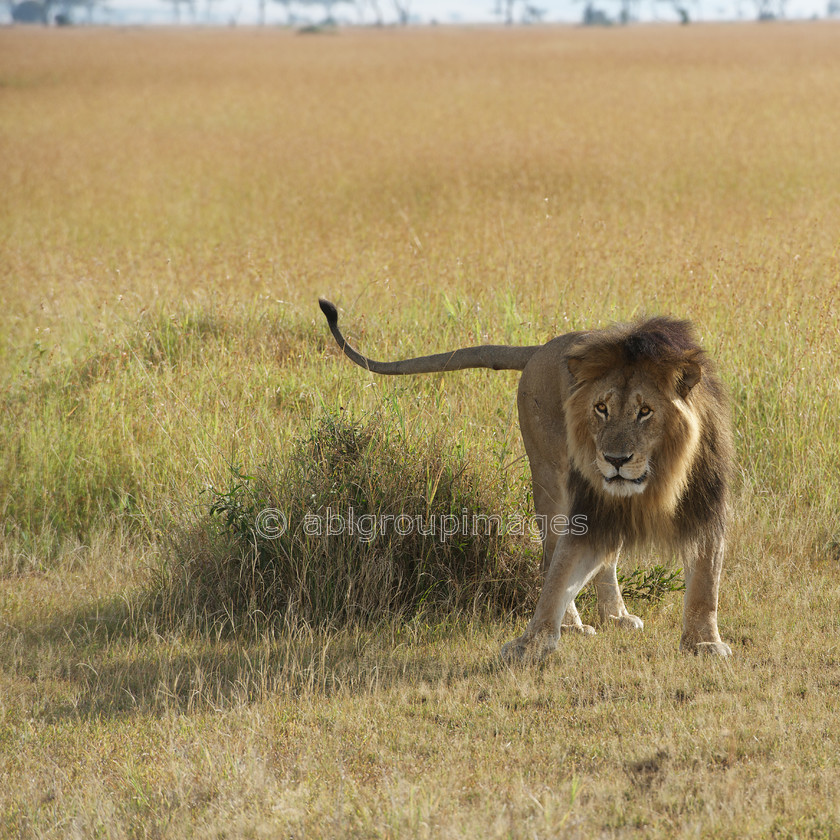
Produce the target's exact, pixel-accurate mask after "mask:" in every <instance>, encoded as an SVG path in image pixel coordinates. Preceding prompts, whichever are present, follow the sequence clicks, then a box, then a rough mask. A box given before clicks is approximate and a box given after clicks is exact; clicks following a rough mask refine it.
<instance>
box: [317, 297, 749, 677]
mask: <svg viewBox="0 0 840 840" xmlns="http://www.w3.org/2000/svg"><path fill="white" fill-rule="evenodd" d="M320 306H321V310H322V311H323V313H324V315H326V318H327V322H328V324H329V328H330V331H331V332H332V334H333V336H334V337H335V340H336V341H337V342H338V346H339V347H340V348H341V350H342V351H343V352H344V353H345V355H347V356H348V357H349V358H350V359H351V360H352V361H353V362H355V363H356V364H357V365H360V366H361V367H363V368H365V369H367V370H369V371H372V372H373V373H378V374H386V375H403V374H415V373H437V372H443V371H454V370H463V369H465V368H491V369H493V370H519V371H522V376H521V378H520V380H519V388H518V395H517V403H518V408H519V427H520V431H521V433H522V439H523V442H524V445H525V452H526V454H527V456H528V461H529V463H530V467H531V478H532V481H533V490H534V506H535V508H536V513H537V516H538V519H539V521H540V522H541V523H544V527H543V528H542V543H543V552H542V562H541V571H542V574H543V585H542V590H541V593H540V597H539V600H538V602H537V606H536V610H535V612H534V616H533V618H532V619H531V621H530V622H529V624H528V626H527V627H526V629H525V632H524V633H523V634H522V635H521V636H520V637H519V638H517V639H515V640H513V641H511V642H509V643H508V644H506V645H505V646H504V647H503V648H502V658H503V659H504V660H505V661H507V662H511V663H512V662H517V661H523V660H534V659H540V658H542V657H543V656H545V655H546V654H548V653H550V652H551V651H553V650H554V649H555V648H556V647H557V644H558V641H559V639H560V636H561V634H562V633H565V632H577V633H582V634H586V635H591V634H594V633H595V629H594V628H593V627H591V626H589V625H584V624H583V622H582V621H581V618H580V615H579V614H578V611H577V608H576V607H575V598H576V597H577V595H578V593H579V592H580V591H581V590H582V589H583V588H584V587H585V586H586V585H587V584H588V583H590V582H592V583H594V586H595V592H596V598H597V616H598V618H597V623H598V624H599V625H601V626H610V625H612V626H617V627H622V628H627V629H630V630H641V629H642V628H643V626H644V625H643V622H642V619H641V618H639V617H638V616H635V615H631V614H630V613H629V612H628V610H627V607H626V605H625V603H624V599H623V598H622V595H621V589H620V588H619V585H618V577H617V571H616V569H617V563H618V557H619V553H620V551H621V550H622V548H633V547H637V546H643V545H647V544H651V543H653V544H659V545H660V546H663V547H664V548H666V549H670V550H673V551H675V552H676V553H678V554H679V555H681V557H682V560H683V564H684V567H685V582H686V587H685V596H684V604H683V621H682V636H681V639H680V648H681V649H682V650H686V651H692V652H695V653H708V654H712V655H717V656H729V655H731V653H732V651H731V649H730V647H729V645H727V644H726V643H725V642H723V641H721V638H720V634H719V631H718V622H717V608H718V593H719V587H720V576H721V569H722V566H723V554H724V542H725V531H726V518H727V507H728V501H727V485H728V480H729V477H730V472H731V466H732V463H733V444H732V432H731V427H730V420H729V408H728V401H727V397H726V394H725V390H724V388H723V385H722V383H721V381H720V379H719V377H718V375H717V373H716V371H715V367H714V365H713V363H712V361H711V360H710V358H709V357H708V356H707V354H706V353H705V351H704V350H703V349H702V348H701V347H700V345H699V343H698V341H697V338H696V335H695V331H694V328H693V326H692V324H691V323H690V322H689V321H684V320H677V319H674V318H670V317H665V316H659V317H654V318H648V319H645V320H639V321H637V322H635V323H632V324H624V325H621V324H618V325H613V326H610V327H608V328H606V329H599V330H588V331H581V332H571V333H567V334H565V335H561V336H558V337H557V338H554V339H552V340H551V341H549V342H547V343H546V344H543V345H535V346H526V347H513V346H503V345H483V346H479V347H466V348H461V349H458V350H453V351H451V352H448V353H439V354H435V355H430V356H421V357H418V358H414V359H405V360H401V361H394V362H376V361H373V360H372V359H369V358H367V357H365V356H363V355H361V354H360V353H359V352H358V351H356V350H354V349H353V348H352V347H351V346H350V345H349V344H348V343H347V341H346V339H345V338H344V336H343V335H342V334H341V331H340V330H339V328H338V311H337V310H336V307H335V306H334V305H333V304H332V303H330V302H329V301H327V300H324V299H321V300H320ZM569 523H575V524H576V525H577V526H578V527H568V526H569ZM581 523H584V527H580V525H581Z"/></svg>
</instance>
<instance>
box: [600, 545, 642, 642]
mask: <svg viewBox="0 0 840 840" xmlns="http://www.w3.org/2000/svg"><path fill="white" fill-rule="evenodd" d="M618 555H619V552H618V551H615V552H614V553H613V554H612V555H611V556H610V558H609V559H608V560H607V561H605V563H604V567H603V568H602V569H601V571H600V572H599V573H598V574H597V575H596V576H595V594H596V596H597V598H598V621H599V622H600V624H601V625H608V624H612V625H613V626H615V627H620V628H622V629H623V630H643V629H644V626H645V623H644V622H643V621H642V619H641V618H639V616H637V615H631V614H630V613H629V612H628V610H627V607H626V606H625V604H624V598H623V597H622V595H621V587H620V586H619V585H618V571H617V566H618Z"/></svg>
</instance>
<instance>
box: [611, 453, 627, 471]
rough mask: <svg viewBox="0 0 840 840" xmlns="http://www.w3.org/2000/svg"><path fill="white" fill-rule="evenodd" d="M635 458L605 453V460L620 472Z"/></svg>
mask: <svg viewBox="0 0 840 840" xmlns="http://www.w3.org/2000/svg"><path fill="white" fill-rule="evenodd" d="M632 457H633V456H632V455H607V453H606V452H605V453H604V460H605V461H606V462H607V463H608V464H612V465H613V466H614V467H615V468H616V469H617V470H620V469H621V468H622V467H623V466H624V465H625V464H626V463H627V462H628V461H629V460H630V459H631V458H632Z"/></svg>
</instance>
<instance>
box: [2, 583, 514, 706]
mask: <svg viewBox="0 0 840 840" xmlns="http://www.w3.org/2000/svg"><path fill="white" fill-rule="evenodd" d="M493 623H494V622H492V621H491V617H490V616H488V617H486V618H485V619H482V618H481V617H479V616H472V617H471V616H468V615H466V614H462V615H454V616H447V617H445V618H443V619H440V618H437V619H436V618H435V617H434V616H432V615H428V616H425V617H423V616H415V617H414V618H413V619H411V620H409V621H401V620H399V619H393V620H383V621H380V622H378V623H368V624H366V625H348V626H344V627H342V628H339V629H332V630H330V629H320V630H319V629H314V628H312V627H308V626H304V625H299V626H287V627H284V628H278V627H273V628H272V627H265V628H263V629H262V631H257V632H249V633H245V632H243V633H240V634H227V635H225V634H220V633H217V634H215V635H213V634H208V633H201V632H198V631H196V630H195V629H192V630H188V629H184V630H177V629H174V628H171V627H170V628H167V627H165V626H162V625H161V624H160V623H159V616H156V615H155V613H154V611H150V610H148V600H147V599H146V598H143V597H141V598H138V601H137V603H134V604H132V603H131V602H129V601H126V600H125V599H113V600H111V601H108V602H102V603H97V604H92V605H91V606H90V607H86V608H81V609H75V610H68V611H66V612H64V613H59V614H54V616H53V618H52V619H51V620H50V621H49V622H47V623H43V624H30V625H21V626H17V627H15V626H13V625H8V624H7V625H6V627H5V628H4V629H3V631H2V632H0V644H2V646H3V648H4V650H5V653H4V654H3V655H2V657H0V663H2V667H3V670H4V671H5V672H6V679H8V677H9V675H10V673H14V674H15V677H16V679H13V680H12V681H11V684H12V685H13V690H11V691H10V692H8V693H7V696H6V697H5V698H4V699H5V701H6V703H7V707H8V708H13V707H17V708H18V710H19V713H20V714H22V715H26V716H32V717H37V718H38V719H40V720H42V721H46V722H60V721H61V720H66V719H79V718H102V717H108V718H110V717H121V716H132V715H136V714H146V715H155V716H159V715H165V714H172V713H176V714H177V713H192V712H198V711H220V710H224V709H229V708H234V707H236V706H239V705H242V704H249V703H253V702H257V701H259V700H261V699H264V698H266V697H269V696H284V695H286V696H295V697H300V696H306V695H311V696H313V697H319V696H320V697H327V696H333V695H335V694H340V693H347V694H355V695H358V694H367V693H371V692H374V691H378V690H381V689H391V688H394V687H399V686H405V687H409V686H412V685H414V686H416V685H418V684H424V685H428V686H436V685H440V684H451V683H456V682H458V681H461V680H466V679H470V678H472V677H475V676H476V675H480V674H490V673H493V672H494V671H495V670H497V669H498V668H499V667H501V666H500V664H499V662H498V661H497V659H496V656H495V651H494V648H493V646H494V641H493V638H492V637H493V635H494V633H495V630H494V627H493ZM4 637H5V638H4ZM465 638H468V639H469V640H470V641H471V642H473V641H474V640H475V639H476V638H477V639H478V640H479V643H478V645H474V644H471V645H470V646H469V648H467V649H468V650H471V651H475V654H474V655H471V654H467V655H466V656H465V655H464V653H463V651H464V649H465V648H464V645H463V642H464V640H465ZM459 641H460V642H461V643H462V644H460V645H459V644H458V642H459ZM453 643H454V644H453ZM454 650H457V651H458V652H457V653H454V654H453V651H454ZM4 660H5V661H4Z"/></svg>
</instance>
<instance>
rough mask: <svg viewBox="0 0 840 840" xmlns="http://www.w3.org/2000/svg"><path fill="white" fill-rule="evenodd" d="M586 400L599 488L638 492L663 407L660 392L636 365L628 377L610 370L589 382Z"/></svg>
mask: <svg viewBox="0 0 840 840" xmlns="http://www.w3.org/2000/svg"><path fill="white" fill-rule="evenodd" d="M589 402H590V403H591V405H590V407H589V412H588V415H589V416H588V426H589V434H590V436H591V438H592V442H593V445H594V452H595V458H594V463H595V467H596V468H597V470H598V472H599V473H600V475H599V476H596V478H597V479H599V480H600V481H601V487H602V489H603V490H604V492H605V493H608V494H610V495H613V496H634V495H636V494H637V493H644V491H645V488H646V487H647V484H648V482H649V481H650V479H651V472H652V470H653V469H654V464H653V463H652V461H653V456H654V455H655V453H656V450H657V449H658V448H659V444H660V442H661V440H662V430H663V421H664V418H665V416H666V415H667V413H668V411H667V405H666V404H665V401H664V400H663V397H662V394H661V393H660V392H659V390H658V389H657V388H655V387H653V385H652V383H651V382H649V381H648V380H647V377H645V376H643V375H641V374H640V372H638V371H637V372H635V373H633V374H632V375H631V376H630V377H629V379H628V378H626V377H624V376H623V375H615V374H613V375H611V376H608V377H606V378H605V379H603V380H600V381H599V382H596V383H593V387H592V388H591V389H590V394H589Z"/></svg>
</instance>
